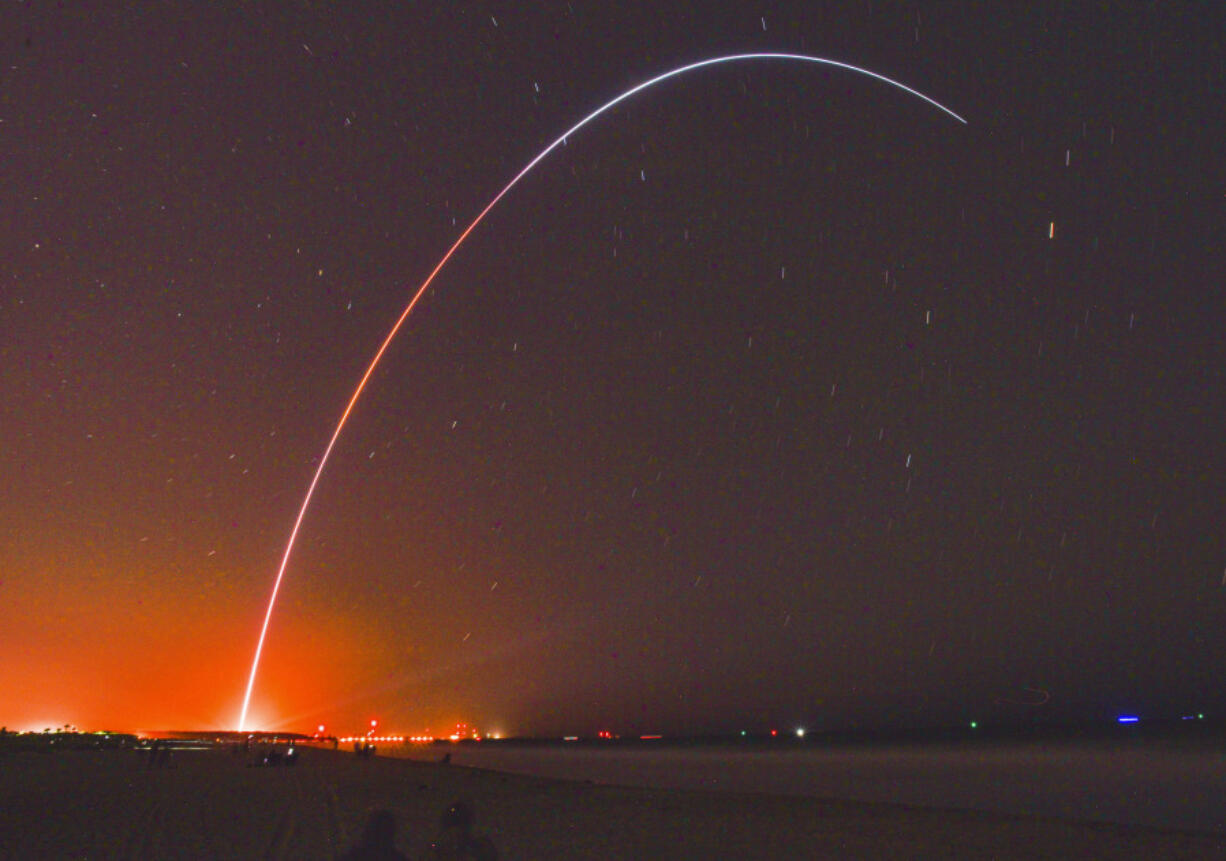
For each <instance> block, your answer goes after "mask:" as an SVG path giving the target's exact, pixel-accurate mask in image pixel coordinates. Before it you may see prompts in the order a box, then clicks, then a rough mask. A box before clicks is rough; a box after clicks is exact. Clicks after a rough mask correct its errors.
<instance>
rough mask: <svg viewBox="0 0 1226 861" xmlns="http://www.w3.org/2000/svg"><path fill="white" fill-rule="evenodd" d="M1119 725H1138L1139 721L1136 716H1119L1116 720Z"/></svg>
mask: <svg viewBox="0 0 1226 861" xmlns="http://www.w3.org/2000/svg"><path fill="white" fill-rule="evenodd" d="M1116 720H1117V721H1119V722H1120V723H1140V722H1141V719H1140V718H1139V717H1137V716H1136V715H1120V716H1119V717H1117V718H1116Z"/></svg>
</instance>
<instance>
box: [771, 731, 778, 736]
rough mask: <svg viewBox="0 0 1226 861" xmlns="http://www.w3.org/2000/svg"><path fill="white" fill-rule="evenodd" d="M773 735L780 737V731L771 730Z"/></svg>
mask: <svg viewBox="0 0 1226 861" xmlns="http://www.w3.org/2000/svg"><path fill="white" fill-rule="evenodd" d="M771 735H772V736H776V735H779V730H777V729H773V730H771Z"/></svg>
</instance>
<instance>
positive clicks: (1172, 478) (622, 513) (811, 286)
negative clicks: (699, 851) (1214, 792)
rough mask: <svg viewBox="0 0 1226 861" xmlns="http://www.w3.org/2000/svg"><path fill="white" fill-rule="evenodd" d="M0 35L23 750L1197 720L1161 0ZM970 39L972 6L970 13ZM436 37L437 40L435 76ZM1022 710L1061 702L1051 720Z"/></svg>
mask: <svg viewBox="0 0 1226 861" xmlns="http://www.w3.org/2000/svg"><path fill="white" fill-rule="evenodd" d="M1109 5H1110V4H1107V5H1103V4H1065V6H1063V7H1061V9H1060V10H1059V11H1058V12H1056V13H1050V12H1048V11H1045V10H1044V9H1042V8H1039V7H1037V6H1032V5H1031V4H991V3H988V4H984V3H977V2H969V0H966V2H961V0H958V2H953V3H932V4H928V3H923V2H921V3H919V4H918V5H916V4H910V5H903V4H888V3H887V4H880V3H855V4H853V3H846V2H830V3H824V2H811V0H805V2H791V0H784V2H782V3H776V4H774V5H773V6H772V9H771V10H770V11H769V12H767V13H766V14H765V15H764V13H763V10H762V9H761V8H759V7H758V6H757V5H752V6H751V5H747V4H745V3H741V2H727V3H719V4H705V5H704V4H693V3H685V2H675V3H674V2H667V0H665V2H653V3H637V2H633V0H629V1H628V2H619V3H583V2H579V0H575V2H561V0H560V2H552V0H548V2H542V3H535V4H515V5H514V7H513V8H508V9H507V10H506V11H505V12H498V13H491V11H490V10H486V9H483V8H481V7H476V6H470V5H467V4H438V3H434V4H411V3H384V4H366V5H362V6H361V7H360V8H359V7H357V6H353V7H351V6H350V5H348V4H342V3H315V2H311V3H305V2H292V3H275V4H267V3H242V4H237V3H235V4H231V3H208V4H192V3H179V4H175V3H171V4H169V5H164V4H154V5H151V6H148V8H146V7H145V6H143V5H141V4H46V3H10V4H6V7H5V11H4V13H3V26H0V70H2V71H0V188H3V189H4V195H5V200H4V224H3V228H2V229H0V393H2V397H0V655H3V658H2V659H0V725H6V726H8V727H10V728H18V729H25V728H34V729H42V728H43V727H45V726H49V725H63V724H65V723H69V724H75V725H77V726H79V727H81V728H82V729H114V730H141V729H147V730H159V729H202V728H203V729H208V728H217V729H226V728H236V725H237V722H238V716H239V710H240V707H241V705H242V699H243V692H244V688H245V685H246V681H247V673H248V670H249V668H250V662H251V657H252V652H253V650H254V648H255V643H256V637H257V635H258V633H259V627H260V622H261V620H262V619H263V614H264V611H265V606H266V603H267V600H268V596H269V591H270V589H271V588H272V584H273V578H274V577H275V575H276V572H277V566H278V564H279V562H280V560H281V555H282V553H283V551H284V548H285V543H286V539H287V538H288V536H289V532H290V529H291V527H292V525H293V523H294V517H295V515H296V513H297V511H298V509H299V505H300V504H301V500H302V498H303V494H304V493H305V492H306V489H307V486H308V483H309V482H310V479H311V476H312V475H313V474H314V472H315V469H316V466H317V464H318V463H319V458H320V456H321V454H322V452H323V450H324V446H325V445H326V444H327V441H328V439H329V436H330V434H331V433H332V429H333V428H334V427H335V426H336V421H337V419H338V418H339V416H340V414H341V411H342V410H343V409H344V407H345V404H346V403H347V402H348V400H349V398H350V395H351V393H352V392H353V390H354V387H355V385H356V384H357V382H358V380H359V379H361V377H362V374H363V372H364V370H365V369H366V367H367V365H368V363H369V362H370V360H371V357H372V356H373V355H374V352H375V350H376V349H378V347H379V345H380V343H381V342H382V341H383V339H384V337H385V336H386V334H387V332H388V330H389V328H390V327H391V325H392V323H393V322H394V321H395V320H396V319H397V318H398V316H399V315H400V313H401V310H402V309H403V308H404V307H405V304H406V302H407V301H408V299H409V297H410V296H411V295H412V294H413V291H414V290H415V289H416V287H417V285H419V284H421V283H422V280H423V279H424V278H425V277H426V275H427V274H428V273H429V272H430V271H431V269H432V268H433V267H434V266H435V264H436V263H437V262H438V260H439V258H440V257H441V256H442V254H443V252H444V251H445V250H446V249H447V248H449V247H450V246H451V244H452V243H453V242H454V241H455V239H456V237H457V236H458V235H459V233H460V231H462V230H463V229H464V227H465V225H467V224H468V223H469V222H470V221H471V220H472V218H473V217H474V216H475V215H476V214H477V213H478V212H481V211H482V209H483V208H484V207H485V206H486V205H487V204H488V203H489V201H490V200H491V198H492V197H493V196H494V195H495V194H497V192H498V191H499V190H500V189H502V188H504V187H505V186H506V184H507V182H508V181H509V180H510V179H511V178H512V177H513V176H515V175H516V174H517V173H518V172H519V171H520V170H521V168H523V167H524V165H525V164H527V163H528V162H529V161H530V160H531V159H532V158H533V157H534V156H535V155H536V154H537V153H539V152H541V151H542V149H543V148H544V147H545V146H546V145H547V144H548V143H549V142H551V141H553V140H554V139H555V138H556V137H557V136H558V135H560V134H562V133H563V132H564V131H565V130H566V129H569V128H571V127H572V126H573V124H574V123H575V122H577V121H578V120H579V119H581V118H582V117H584V116H586V115H587V114H588V113H589V112H591V111H592V110H594V109H595V108H596V107H598V106H599V105H602V104H605V103H606V102H607V101H609V100H610V99H612V98H613V97H614V96H616V95H618V94H619V93H623V92H626V91H627V90H628V89H629V88H630V87H631V86H633V85H634V84H636V83H640V82H643V81H646V80H648V79H649V78H651V77H653V76H656V75H661V74H662V73H664V72H666V71H668V70H670V69H676V68H679V67H680V66H681V65H683V64H686V63H692V62H695V61H698V60H702V59H705V58H712V57H718V56H722V55H727V54H743V53H756V52H787V53H801V54H807V55H814V56H819V57H825V58H829V59H833V60H837V61H842V62H845V63H850V64H853V65H855V66H857V67H862V68H865V69H870V70H873V71H874V72H878V73H880V74H881V75H885V76H887V77H889V78H891V79H894V80H897V81H900V82H903V83H905V84H906V85H908V86H909V87H914V88H915V89H916V90H918V91H921V92H923V93H925V94H926V95H930V96H931V97H932V98H934V99H936V100H937V101H939V102H940V103H941V104H944V105H948V106H949V108H950V109H951V110H954V111H956V112H957V113H958V114H959V115H961V116H963V117H965V118H966V119H967V123H966V124H963V123H960V122H958V121H957V120H955V119H953V118H951V117H950V116H949V115H947V114H944V113H942V112H941V111H940V110H937V109H935V108H934V107H933V106H932V105H931V104H928V103H926V102H924V101H922V100H921V99H918V98H916V97H915V96H914V95H912V94H909V93H906V92H903V91H900V90H899V89H898V88H897V87H892V86H889V85H887V84H884V83H882V82H881V81H880V80H876V79H873V78H870V77H868V76H865V75H858V74H854V73H852V72H848V71H847V70H845V69H838V68H833V67H827V66H821V67H818V66H817V65H816V64H813V63H796V62H792V63H788V62H782V61H780V60H779V58H777V57H776V58H774V60H772V61H770V62H767V61H761V62H759V60H762V58H761V57H759V58H757V59H756V60H755V61H754V62H745V63H738V64H729V65H726V66H717V67H703V68H701V69H697V70H694V71H693V72H692V73H687V75H685V76H682V77H679V78H676V79H669V80H666V81H663V82H662V83H660V84H659V85H658V86H656V87H653V88H651V89H649V90H646V91H643V92H640V93H638V94H636V95H635V96H634V97H633V98H632V99H631V100H629V101H627V102H626V103H623V104H620V105H618V106H617V107H615V108H614V109H612V110H610V111H609V112H608V113H607V114H603V115H601V116H600V117H599V118H598V119H596V120H595V121H593V122H592V123H591V124H590V125H589V126H586V127H584V128H583V129H582V130H581V131H579V132H578V133H576V134H574V135H573V136H568V139H567V141H566V145H565V146H560V147H558V148H557V149H556V150H555V151H553V152H552V153H551V154H550V155H549V157H548V158H547V159H546V160H544V161H542V162H541V163H540V165H539V166H538V168H537V169H535V170H534V172H533V173H531V175H529V176H527V177H526V178H525V180H524V181H523V182H522V183H520V184H519V185H517V186H516V187H515V188H514V189H513V190H512V191H511V193H510V194H508V195H507V196H506V198H505V199H503V200H502V201H501V202H500V203H499V205H498V207H497V208H495V209H494V210H493V211H492V212H491V213H490V215H489V217H488V218H487V219H486V220H485V221H483V222H482V223H481V225H480V227H479V228H478V229H477V230H475V231H474V232H473V234H472V235H471V236H470V237H469V239H468V240H467V242H466V244H465V245H464V246H463V247H462V248H461V249H460V250H459V252H458V253H457V254H456V255H455V257H454V258H453V259H452V260H451V262H450V263H449V264H448V266H447V268H445V269H444V270H442V272H441V273H440V275H439V277H438V279H437V280H436V281H435V282H433V285H432V287H431V288H430V290H429V291H428V292H427V293H425V294H424V297H423V300H422V302H421V303H420V305H419V306H418V308H417V310H416V311H415V312H414V316H413V317H412V318H410V319H409V320H408V322H407V323H406V325H405V327H404V328H403V329H402V330H401V332H400V334H399V336H398V339H397V340H396V341H395V342H393V343H392V344H391V346H390V348H389V349H388V351H387V353H386V355H385V356H384V357H383V360H382V364H381V365H380V366H379V369H378V370H377V371H376V373H374V375H373V376H372V377H371V378H370V381H369V385H368V387H367V388H366V390H365V394H364V396H363V399H362V400H361V401H360V402H359V403H358V404H357V406H356V408H355V410H354V412H353V414H352V417H351V420H350V422H349V424H348V425H347V426H346V428H345V431H344V433H343V434H342V435H341V437H340V438H339V442H338V444H337V446H336V448H335V450H334V453H333V456H332V459H331V460H330V461H329V463H328V466H327V469H325V471H324V472H323V474H322V479H321V481H320V483H319V486H318V490H317V492H316V494H315V498H314V502H313V505H312V507H311V508H310V510H309V512H308V513H307V516H306V518H305V520H304V521H303V524H302V530H301V534H300V537H299V540H298V544H297V546H296V549H295V551H294V554H293V557H292V558H291V560H290V563H289V567H288V570H287V574H286V578H285V581H284V584H283V587H282V591H281V595H280V598H279V602H278V606H277V611H276V614H275V616H274V618H273V621H272V627H271V629H270V631H269V638H268V643H267V647H266V651H265V654H264V660H263V663H262V666H261V670H260V673H259V676H258V678H257V681H256V685H255V693H254V696H253V698H252V703H251V718H250V721H249V726H250V727H253V728H264V729H284V730H298V731H306V732H313V731H314V730H315V727H316V726H318V725H319V724H324V725H325V726H327V727H328V728H329V731H331V732H336V733H337V734H341V735H343V734H347V733H354V732H363V731H364V730H365V729H366V728H368V725H369V720H370V719H371V718H378V719H380V721H381V726H382V727H384V728H385V729H386V730H387V731H388V732H396V733H404V734H415V733H418V732H422V731H424V730H426V729H427V728H430V729H432V730H436V731H438V730H441V729H447V730H449V729H450V727H452V726H453V725H454V724H455V723H456V722H457V721H465V722H467V723H470V724H472V725H475V726H477V727H479V728H480V729H482V730H483V731H501V732H504V733H527V734H542V735H555V734H557V735H563V734H581V735H587V734H594V733H595V732H597V731H600V730H609V731H612V732H615V733H620V734H625V735H631V734H635V733H644V734H650V733H668V734H676V733H699V732H718V731H738V730H742V729H747V730H751V731H752V730H764V729H766V728H769V727H774V726H807V727H809V728H811V729H813V730H815V731H817V730H820V729H822V728H839V727H845V726H851V725H856V726H870V725H889V726H900V725H902V726H913V725H920V724H923V725H931V724H950V723H952V724H958V725H965V724H967V723H969V722H970V721H972V720H976V721H980V722H991V721H1000V722H1009V721H1017V722H1030V721H1057V720H1071V719H1078V720H1079V719H1083V718H1089V719H1095V720H1097V719H1100V718H1102V719H1107V718H1110V717H1111V716H1114V715H1116V714H1119V713H1129V714H1142V715H1149V714H1154V715H1167V716H1170V715H1174V716H1178V715H1180V714H1186V713H1198V712H1206V713H1209V714H1214V713H1215V710H1216V712H1217V713H1223V712H1226V691H1223V690H1222V686H1221V684H1220V680H1221V678H1222V677H1223V675H1226V580H1223V572H1224V571H1226V532H1224V531H1223V529H1222V500H1223V499H1226V446H1223V445H1222V440H1223V439H1224V438H1226V340H1224V339H1223V338H1222V337H1221V331H1220V330H1221V321H1222V320H1223V319H1226V305H1224V301H1226V300H1224V297H1226V293H1224V292H1223V291H1222V289H1221V284H1220V282H1221V272H1223V271H1226V259H1224V255H1226V237H1224V236H1223V225H1226V210H1224V208H1223V203H1224V202H1226V194H1224V190H1226V161H1224V160H1223V159H1222V158H1221V140H1222V139H1223V137H1224V136H1226V130H1223V128H1222V122H1223V120H1222V116H1223V115H1222V111H1221V110H1220V103H1221V93H1222V91H1223V87H1224V82H1223V74H1224V72H1223V66H1222V63H1221V50H1220V45H1218V44H1217V41H1216V36H1217V34H1218V33H1219V32H1220V27H1219V28H1214V27H1210V26H1205V21H1204V20H1202V19H1203V18H1205V17H1206V16H1210V15H1212V13H1211V12H1207V11H1205V9H1207V8H1208V6H1205V7H1204V8H1202V9H1199V10H1198V11H1197V12H1196V13H1195V14H1191V13H1189V14H1186V15H1183V14H1179V13H1177V12H1172V11H1169V10H1168V9H1167V7H1166V6H1165V5H1163V4H1151V5H1148V6H1145V7H1143V8H1140V7H1139V8H1137V9H1134V10H1131V11H1130V12H1128V13H1124V12H1117V11H1116V10H1114V9H1113V8H1108V7H1109ZM997 7H999V8H997ZM440 46H445V50H441V49H440ZM1035 691H1039V692H1040V693H1039V694H1035V693H1034V692H1035Z"/></svg>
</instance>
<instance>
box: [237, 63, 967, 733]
mask: <svg viewBox="0 0 1226 861" xmlns="http://www.w3.org/2000/svg"><path fill="white" fill-rule="evenodd" d="M751 60H775V61H784V62H790V63H817V64H820V65H823V66H832V67H834V68H838V69H845V70H847V71H849V72H855V73H856V74H859V75H865V76H867V77H870V78H874V79H876V80H878V81H881V82H882V83H885V84H889V85H890V86H892V87H895V88H897V89H899V90H902V91H903V92H905V93H908V94H910V95H912V96H915V97H916V98H918V99H922V100H923V101H925V102H927V103H928V104H930V105H932V106H933V107H934V108H936V109H937V110H939V111H942V112H944V113H946V114H948V115H949V116H950V117H952V118H953V119H955V120H957V121H958V122H960V123H963V124H965V123H966V120H964V119H963V118H962V117H960V116H958V115H957V114H956V113H954V112H953V111H952V110H950V109H949V108H947V107H945V106H944V105H943V104H941V103H940V102H938V101H936V100H935V99H933V98H930V97H928V96H926V95H924V94H923V93H921V92H919V91H918V90H914V89H912V88H911V87H908V86H907V85H906V84H903V83H900V82H899V81H895V80H893V79H892V78H887V77H886V76H885V75H880V74H878V73H877V72H873V71H870V70H868V69H865V68H861V67H860V66H853V65H851V64H850V63H841V62H839V61H838V60H828V59H825V58H823V57H812V56H809V55H806V54H781V53H753V54H728V55H725V56H721V57H712V58H710V59H706V60H699V61H698V62H696V63H688V64H686V65H684V66H679V67H678V68H676V69H673V70H671V71H668V72H664V73H663V74H660V75H656V76H655V77H654V78H650V79H648V80H646V81H643V82H642V83H639V84H635V85H634V86H633V87H631V88H630V89H628V90H626V91H625V92H623V93H622V94H621V95H619V96H617V97H615V98H613V99H611V100H609V101H608V102H605V103H604V104H603V105H601V106H600V107H598V108H597V109H596V110H594V111H592V112H591V113H590V114H588V115H587V116H586V117H584V118H583V119H581V120H579V122H577V123H575V124H574V125H573V126H571V127H570V128H569V129H567V130H566V131H564V132H563V133H562V134H561V135H559V136H558V138H557V139H556V140H555V141H554V142H553V143H551V144H549V146H547V147H545V148H544V149H543V150H541V151H540V153H538V154H537V155H536V157H535V158H533V159H532V161H530V162H528V164H527V165H525V166H524V168H523V169H522V170H520V172H519V173H517V174H515V176H514V177H513V178H512V179H511V181H510V182H508V183H507V184H506V186H505V187H504V188H503V189H502V191H500V192H498V194H496V195H494V199H493V200H491V201H490V202H489V203H487V204H486V205H485V208H484V209H482V210H481V212H479V213H478V214H477V217H476V218H474V219H473V220H472V223H471V224H469V225H468V227H466V228H464V232H463V233H461V234H460V235H459V237H458V238H457V239H456V241H455V242H453V243H452V245H451V247H450V248H448V249H447V253H446V254H444V255H443V257H442V259H441V260H439V262H438V263H437V264H435V266H434V269H432V270H431V271H430V274H429V275H428V276H427V277H426V280H425V281H423V282H422V283H421V286H419V287H418V288H417V290H416V292H414V293H413V296H412V298H411V299H409V304H408V305H406V306H405V309H404V311H402V312H401V314H400V317H399V318H398V319H397V320H396V323H395V325H393V326H392V329H391V331H390V332H388V333H387V337H386V338H384V339H383V343H382V344H380V345H379V349H378V350H377V351H376V352H375V355H374V358H372V359H371V360H370V365H368V366H367V368H366V373H364V374H363V375H362V379H361V380H360V381H359V382H358V385H357V388H356V389H354V391H353V395H352V396H350V398H349V403H348V404H347V405H346V406H345V410H344V412H342V413H341V417H340V421H338V422H337V423H336V429H335V430H334V431H332V437H331V439H329V440H328V445H327V447H326V448H325V449H324V453H323V456H322V457H321V458H320V459H319V465H318V466H317V467H316V468H315V475H314V476H312V478H311V483H310V485H309V486H308V487H307V492H306V496H305V497H304V498H303V500H302V505H301V506H300V507H299V509H298V516H297V518H296V519H295V520H294V528H293V529H291V530H290V534H289V541H288V542H286V545H285V552H284V553H283V554H282V556H281V564H280V566H279V567H278V568H277V577H276V580H274V581H273V586H272V594H271V595H270V596H269V598H268V609H267V610H266V611H265V613H264V623H263V624H262V625H261V626H260V636H259V639H258V640H257V641H256V646H255V656H254V657H253V658H252V661H251V674H250V676H249V677H248V678H247V690H246V693H244V694H243V707H242V710H241V711H240V712H239V716H238V730H239V732H243V731H244V730H245V729H246V724H247V708H248V706H249V705H250V704H251V692H252V690H253V689H254V687H255V678H256V674H257V673H258V671H259V668H260V656H261V655H262V654H263V652H264V642H265V640H266V639H267V636H268V625H269V622H270V621H271V620H272V613H273V609H274V608H275V607H276V605H277V593H278V592H280V591H281V582H282V580H283V579H284V578H285V569H286V566H287V565H288V564H289V558H290V554H291V553H292V552H293V549H294V542H295V541H296V540H297V539H298V532H299V529H300V528H301V527H302V521H303V518H305V517H306V513H307V509H308V508H309V507H310V505H311V498H312V497H313V496H314V495H315V488H316V487H317V486H318V485H319V477H320V476H321V475H323V471H324V467H326V466H327V465H328V458H329V457H330V456H331V454H332V449H333V448H335V446H336V441H337V439H338V438H339V437H340V435H341V431H342V430H343V429H344V427H345V423H346V422H347V421H349V415H350V414H351V413H352V412H353V408H354V405H355V404H356V403H357V402H358V398H360V397H361V396H362V392H363V390H365V388H366V384H367V382H369V380H370V377H371V374H373V373H374V370H375V368H376V367H377V366H378V364H379V361H380V360H381V359H382V358H383V354H384V353H385V352H386V351H387V348H388V345H390V344H391V342H392V340H393V339H395V337H396V334H397V333H398V332H399V331H400V328H401V326H403V325H404V322H405V320H407V319H408V318H409V315H411V314H412V313H413V309H414V308H416V307H417V303H418V302H419V301H421V297H422V296H423V295H425V292H426V290H428V289H429V287H430V284H431V283H432V282H433V281H434V279H435V276H437V275H438V273H439V272H440V271H441V270H442V268H443V267H444V266H446V265H447V261H449V260H450V259H451V257H452V255H453V254H455V253H456V251H457V250H458V249H459V247H460V246H461V245H463V244H464V240H466V239H467V238H468V235H469V234H470V233H472V232H473V231H474V230H475V229H476V228H477V225H478V224H480V223H481V222H482V221H483V220H484V219H485V216H486V215H488V214H489V212H490V210H492V209H493V208H494V207H495V206H497V205H498V202H499V201H500V200H502V199H503V198H504V197H505V196H506V195H507V192H509V191H510V190H511V189H512V188H514V187H515V186H516V185H517V184H518V183H519V181H520V180H521V179H523V178H524V177H525V176H527V175H528V173H529V172H531V171H532V169H533V168H534V167H536V166H537V165H538V164H540V163H541V161H542V160H544V158H545V157H546V156H548V155H549V154H550V153H551V152H553V151H554V150H555V149H557V148H558V147H559V146H561V145H562V144H563V143H565V142H566V139H567V138H569V137H570V136H571V135H573V134H574V133H575V132H577V131H579V129H581V128H583V127H584V126H586V125H587V124H588V123H590V122H591V121H592V120H594V119H596V118H597V117H598V116H600V115H601V114H603V113H605V112H606V111H608V110H610V109H611V108H613V107H616V106H617V105H619V104H621V103H622V102H624V101H625V100H626V99H629V98H630V97H631V96H633V95H635V94H636V93H639V92H641V91H643V90H646V89H648V88H650V87H653V86H655V85H656V84H659V83H663V82H664V81H667V80H669V79H670V78H675V77H678V76H680V75H684V74H686V73H687V72H693V71H695V70H697V69H702V68H706V67H707V66H718V65H722V64H724V63H736V62H745V61H751Z"/></svg>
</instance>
